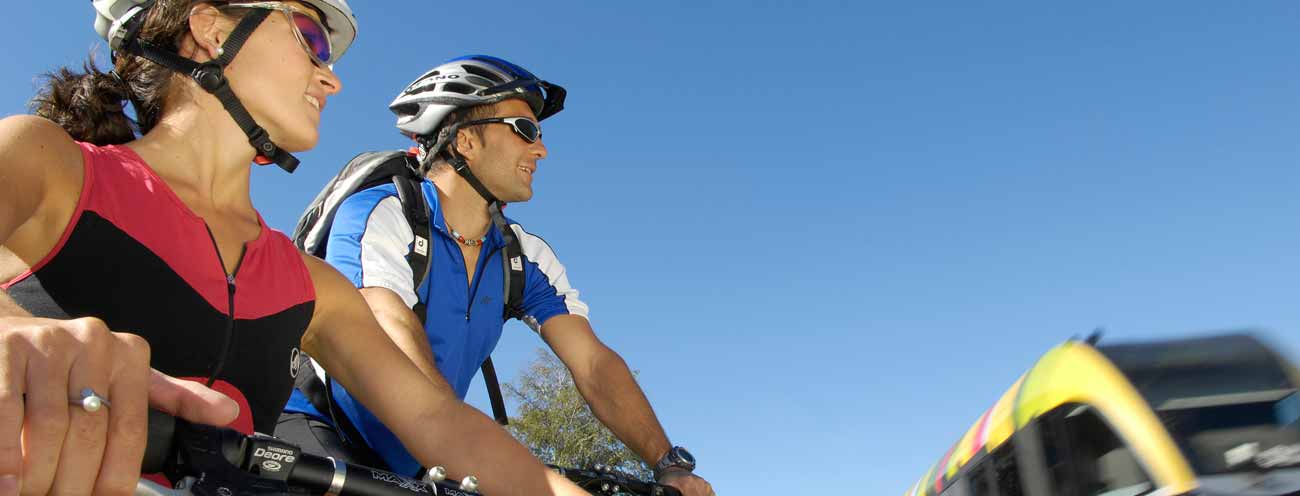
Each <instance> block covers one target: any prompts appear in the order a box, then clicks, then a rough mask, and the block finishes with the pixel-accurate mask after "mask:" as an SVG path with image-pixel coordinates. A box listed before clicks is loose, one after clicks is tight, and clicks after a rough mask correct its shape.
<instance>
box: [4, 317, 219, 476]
mask: <svg viewBox="0 0 1300 496" xmlns="http://www.w3.org/2000/svg"><path fill="white" fill-rule="evenodd" d="M149 354H150V350H149V344H148V343H146V342H145V340H144V339H143V338H141V337H139V336H136V335H134V334H128V333H120V332H111V331H110V330H109V329H108V327H107V326H106V325H105V324H104V322H103V321H101V320H99V319H95V318H82V319H74V320H53V319H41V318H33V317H0V496H7V495H13V494H19V493H20V492H21V493H22V494H48V493H54V494H132V493H133V492H134V490H135V485H136V481H137V480H139V477H140V464H141V459H142V458H143V456H144V449H145V442H146V439H147V436H148V432H147V431H148V424H149V422H148V409H149V407H150V406H153V407H154V408H158V409H160V410H164V411H167V412H168V413H171V414H173V415H176V416H179V417H182V418H185V419H186V420H189V421H192V422H198V423H205V424H213V425H225V424H228V423H230V422H231V421H233V420H234V418H235V417H236V416H237V415H238V413H239V407H238V405H236V404H235V402H234V400H231V399H230V398H228V397H226V396H224V395H222V394H221V393H218V392H216V391H213V390H210V389H208V388H206V387H204V386H203V385H201V384H198V383H194V382H190V381H183V380H179V379H174V378H171V377H168V376H166V375H164V374H162V373H160V372H158V371H155V370H153V369H151V368H149ZM86 388H89V389H90V390H92V391H93V392H94V393H95V394H96V395H98V396H100V397H102V398H104V399H105V400H108V401H107V402H106V403H105V406H103V407H101V408H99V409H98V410H96V411H91V409H89V408H83V406H82V404H81V399H82V391H83V390H84V389H86Z"/></svg>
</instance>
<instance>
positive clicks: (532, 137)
mask: <svg viewBox="0 0 1300 496" xmlns="http://www.w3.org/2000/svg"><path fill="white" fill-rule="evenodd" d="M498 123H499V124H509V125H510V128H511V129H514V130H515V134H518V135H519V137H520V138H523V139H524V141H527V142H529V143H536V142H537V140H539V139H542V128H541V125H539V124H537V123H536V122H533V120H532V119H529V118H527V117H493V118H491V119H479V120H475V121H469V122H465V123H462V124H461V125H460V127H462V128H463V127H466V126H477V125H479V124H498Z"/></svg>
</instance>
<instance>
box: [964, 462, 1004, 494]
mask: <svg viewBox="0 0 1300 496" xmlns="http://www.w3.org/2000/svg"><path fill="white" fill-rule="evenodd" d="M987 460H988V458H985V461H982V462H980V463H979V464H978V465H975V466H974V467H971V469H970V472H969V474H970V475H969V477H970V494H971V496H998V491H997V486H995V485H994V478H993V471H992V470H991V469H990V466H991V465H990V463H989V462H988V461H987Z"/></svg>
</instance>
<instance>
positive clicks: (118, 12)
mask: <svg viewBox="0 0 1300 496" xmlns="http://www.w3.org/2000/svg"><path fill="white" fill-rule="evenodd" d="M301 1H302V2H303V3H306V4H309V5H311V6H313V7H316V8H317V9H319V10H320V12H321V13H322V14H324V15H325V27H326V28H327V29H329V32H330V47H331V48H332V50H333V52H334V53H333V54H332V55H333V58H332V59H331V60H330V61H329V63H331V64H333V63H335V62H337V61H338V60H339V58H340V57H342V56H343V53H344V52H347V51H348V48H349V47H351V46H352V42H353V41H354V40H356V38H357V18H356V16H354V15H352V9H351V8H350V7H348V2H347V0H301ZM150 3H151V2H150V1H149V0H91V5H93V6H94V7H95V32H97V33H99V36H100V37H101V38H104V40H105V41H107V42H108V46H109V47H110V48H112V49H113V50H118V49H119V48H120V47H121V42H122V38H123V37H124V36H125V35H126V32H125V30H124V29H123V26H124V25H125V24H126V21H127V20H129V19H130V18H131V17H132V16H134V15H136V14H139V13H140V12H142V11H144V10H145V8H146V7H148V5H149V4H150ZM235 3H238V2H235Z"/></svg>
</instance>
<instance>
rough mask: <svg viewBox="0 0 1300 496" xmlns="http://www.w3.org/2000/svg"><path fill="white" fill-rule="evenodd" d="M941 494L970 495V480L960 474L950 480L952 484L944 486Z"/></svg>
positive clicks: (951, 495) (948, 495)
mask: <svg viewBox="0 0 1300 496" xmlns="http://www.w3.org/2000/svg"><path fill="white" fill-rule="evenodd" d="M940 494H942V496H971V494H970V480H968V479H967V478H966V476H964V475H963V476H961V477H958V478H956V479H953V480H952V485H950V486H948V487H946V488H944V490H943V492H942V493H940Z"/></svg>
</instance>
